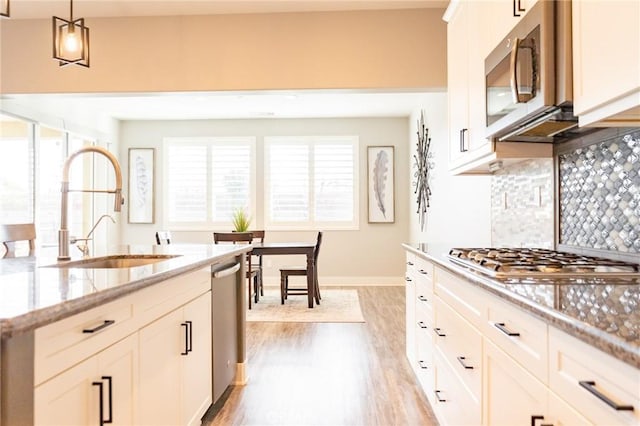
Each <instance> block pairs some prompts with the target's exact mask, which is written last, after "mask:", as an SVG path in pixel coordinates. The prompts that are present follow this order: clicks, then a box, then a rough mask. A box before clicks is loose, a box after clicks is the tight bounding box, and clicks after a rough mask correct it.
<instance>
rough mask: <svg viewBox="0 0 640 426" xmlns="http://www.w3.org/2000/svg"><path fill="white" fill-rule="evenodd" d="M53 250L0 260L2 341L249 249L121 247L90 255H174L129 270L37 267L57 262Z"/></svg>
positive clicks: (211, 246)
mask: <svg viewBox="0 0 640 426" xmlns="http://www.w3.org/2000/svg"><path fill="white" fill-rule="evenodd" d="M56 250H57V248H56V249H52V250H41V251H38V252H36V255H35V256H24V257H14V258H4V259H0V330H1V333H0V336H1V337H2V339H6V338H9V337H11V336H13V335H16V334H20V333H24V332H27V331H30V330H33V329H35V328H38V327H41V326H43V325H46V324H49V323H52V322H55V321H59V320H61V319H63V318H66V317H68V316H71V315H74V314H77V313H79V312H82V311H85V310H87V309H91V308H93V307H96V306H99V305H102V304H104V303H107V302H110V301H112V300H115V299H117V298H120V297H122V296H126V295H127V294H130V293H132V292H134V291H137V290H140V289H142V288H145V287H148V286H150V285H153V284H156V283H158V282H161V281H164V280H167V279H169V278H173V277H176V276H178V275H182V274H185V273H188V272H192V271H195V270H197V269H200V268H203V267H206V266H208V265H211V264H214V263H218V262H222V261H224V260H226V259H231V258H233V257H235V256H237V255H239V254H241V253H243V252H247V251H249V250H250V246H248V245H215V244H170V245H161V246H150V245H127V246H119V247H114V248H111V249H109V252H108V253H96V254H95V256H92V257H98V256H104V255H121V254H153V255H156V254H172V255H178V256H177V257H174V258H171V259H167V260H163V261H160V262H157V263H152V264H148V265H143V266H137V267H131V268H114V269H81V268H49V267H43V266H47V265H52V264H56V263H58V261H57V260H56V255H57V251H56ZM71 260H72V261H73V260H81V258H80V257H78V258H73V259H71ZM60 263H64V262H60Z"/></svg>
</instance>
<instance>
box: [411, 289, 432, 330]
mask: <svg viewBox="0 0 640 426" xmlns="http://www.w3.org/2000/svg"><path fill="white" fill-rule="evenodd" d="M434 297H435V296H434V295H433V293H432V292H429V291H426V290H425V289H424V287H416V300H415V306H416V312H418V311H420V312H421V314H422V316H425V317H427V319H428V320H429V323H430V324H431V323H432V322H433V299H434ZM417 315H420V314H417Z"/></svg>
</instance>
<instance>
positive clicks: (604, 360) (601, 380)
mask: <svg viewBox="0 0 640 426" xmlns="http://www.w3.org/2000/svg"><path fill="white" fill-rule="evenodd" d="M549 354H550V373H549V387H550V388H551V389H552V390H553V391H554V392H555V393H556V394H557V395H558V396H560V397H561V398H562V399H564V400H565V401H567V403H569V404H571V405H572V406H573V407H576V408H577V409H579V411H580V413H581V414H582V415H583V416H584V417H586V418H587V419H588V420H589V421H590V422H592V423H594V424H602V425H639V424H640V370H638V369H637V368H633V367H632V366H630V365H628V364H625V363H623V362H621V361H619V360H617V359H615V358H613V357H612V356H610V355H608V354H605V353H603V352H601V351H599V350H597V349H595V348H593V347H591V346H589V345H587V344H586V343H584V342H581V341H580V340H578V339H576V338H574V337H572V336H569V335H567V334H566V333H564V332H562V331H560V330H556V329H551V331H550V333H549Z"/></svg>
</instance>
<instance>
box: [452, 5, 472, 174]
mask: <svg viewBox="0 0 640 426" xmlns="http://www.w3.org/2000/svg"><path fill="white" fill-rule="evenodd" d="M467 39H468V7H467V4H465V3H460V4H459V5H458V8H457V10H456V11H455V14H454V15H453V17H452V18H451V20H450V21H449V23H448V25H447V62H448V64H447V88H448V92H449V93H448V94H449V147H450V149H449V162H450V163H451V166H455V165H456V164H457V163H458V162H460V161H461V158H462V157H463V154H464V150H465V149H468V147H467V146H464V147H463V138H465V137H467V135H466V132H468V130H469V124H468V121H467V118H468V115H469V111H468V99H469V93H468V81H467V76H468V74H467V70H468V67H469V64H468V62H467V61H468V58H467V50H468V46H467Z"/></svg>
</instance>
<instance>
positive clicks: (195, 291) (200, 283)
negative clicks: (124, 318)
mask: <svg viewBox="0 0 640 426" xmlns="http://www.w3.org/2000/svg"><path fill="white" fill-rule="evenodd" d="M210 289H211V267H207V268H203V269H199V270H197V271H195V272H192V273H190V274H188V275H181V276H179V277H176V278H172V279H170V280H167V281H165V282H163V283H160V284H157V285H154V286H152V287H149V288H146V289H144V290H142V291H140V292H138V293H137V297H136V317H138V319H139V321H140V326H143V325H145V324H148V323H149V322H151V321H153V320H155V319H157V318H159V317H161V316H162V315H164V314H166V313H167V312H170V311H172V310H174V309H176V308H178V307H180V306H182V305H184V304H186V303H188V302H189V301H191V300H193V299H195V298H197V297H198V296H200V295H201V294H203V293H205V292H207V291H209V290H210Z"/></svg>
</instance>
